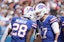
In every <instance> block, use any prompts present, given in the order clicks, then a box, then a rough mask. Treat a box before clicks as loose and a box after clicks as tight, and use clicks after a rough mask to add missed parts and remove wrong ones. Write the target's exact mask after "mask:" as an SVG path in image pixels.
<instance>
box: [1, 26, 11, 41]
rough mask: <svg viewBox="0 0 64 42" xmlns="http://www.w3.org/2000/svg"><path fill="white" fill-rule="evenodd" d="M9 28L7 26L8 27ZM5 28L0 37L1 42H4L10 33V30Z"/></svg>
mask: <svg viewBox="0 0 64 42" xmlns="http://www.w3.org/2000/svg"><path fill="white" fill-rule="evenodd" d="M8 27H9V26H8ZM8 27H7V29H6V30H5V32H4V34H3V36H2V38H1V42H5V39H6V37H7V36H8V35H9V34H10V32H11V28H8Z"/></svg>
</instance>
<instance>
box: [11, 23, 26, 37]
mask: <svg viewBox="0 0 64 42" xmlns="http://www.w3.org/2000/svg"><path fill="white" fill-rule="evenodd" d="M13 26H16V27H13V29H12V31H18V32H12V35H14V36H17V35H18V36H19V37H24V36H25V34H26V31H27V25H24V24H21V25H20V24H18V23H14V24H13Z"/></svg>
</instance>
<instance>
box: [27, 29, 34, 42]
mask: <svg viewBox="0 0 64 42" xmlns="http://www.w3.org/2000/svg"><path fill="white" fill-rule="evenodd" d="M33 32H34V29H31V30H30V31H29V32H28V33H27V37H26V42H30V38H31V36H32V34H33Z"/></svg>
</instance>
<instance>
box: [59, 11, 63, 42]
mask: <svg viewBox="0 0 64 42" xmlns="http://www.w3.org/2000/svg"><path fill="white" fill-rule="evenodd" d="M59 20H60V21H59V24H60V36H59V39H58V42H64V10H61V16H60V18H59Z"/></svg>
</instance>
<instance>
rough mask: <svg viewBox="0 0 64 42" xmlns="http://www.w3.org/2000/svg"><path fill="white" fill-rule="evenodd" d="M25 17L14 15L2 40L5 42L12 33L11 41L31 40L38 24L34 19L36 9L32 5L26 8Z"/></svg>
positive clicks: (25, 41) (28, 41) (22, 41)
mask: <svg viewBox="0 0 64 42" xmlns="http://www.w3.org/2000/svg"><path fill="white" fill-rule="evenodd" d="M23 16H24V17H21V18H20V17H13V18H12V21H11V23H10V24H9V26H8V28H7V29H6V31H5V32H4V34H3V36H2V39H1V42H5V39H6V37H7V36H8V35H9V34H10V33H11V38H12V39H11V42H30V38H31V36H32V34H33V31H34V29H35V28H36V26H37V24H36V22H35V21H34V20H33V19H34V16H35V15H34V10H33V8H32V7H31V6H27V7H26V8H25V9H24V15H23Z"/></svg>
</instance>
